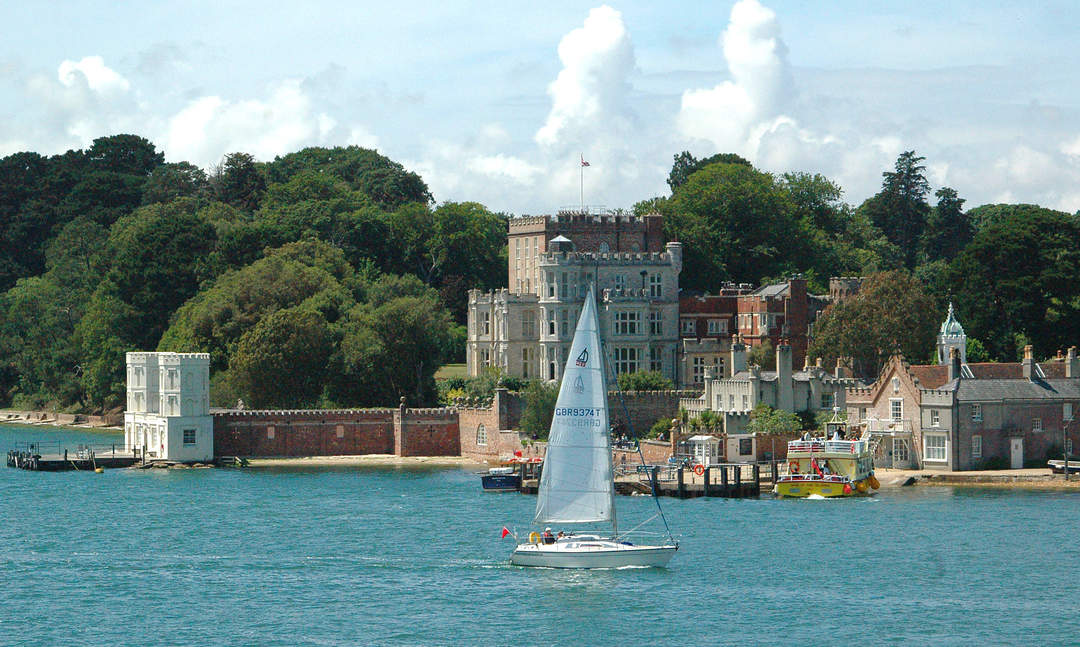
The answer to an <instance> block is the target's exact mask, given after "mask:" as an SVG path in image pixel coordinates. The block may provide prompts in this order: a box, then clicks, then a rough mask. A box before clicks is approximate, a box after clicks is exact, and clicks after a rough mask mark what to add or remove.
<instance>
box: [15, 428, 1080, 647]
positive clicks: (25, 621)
mask: <svg viewBox="0 0 1080 647" xmlns="http://www.w3.org/2000/svg"><path fill="white" fill-rule="evenodd" d="M29 440H42V441H43V445H45V446H46V447H47V446H48V443H50V442H54V443H56V442H60V441H66V442H88V443H89V442H93V443H102V442H112V440H117V441H119V437H118V436H116V435H110V434H93V433H89V432H78V431H75V432H66V431H65V432H59V431H51V430H46V429H42V428H30V429H27V428H16V427H0V448H2V449H5V450H6V448H7V447H8V446H14V444H15V443H18V442H26V441H29ZM535 501H536V500H535V498H534V497H530V496H523V495H519V494H513V493H512V494H485V493H483V492H481V490H480V479H479V477H478V476H477V475H476V474H474V469H462V468H432V467H419V466H413V467H396V468H394V467H379V468H337V469H331V468H317V469H312V468H308V469H302V468H274V469H269V468H266V469H243V470H241V469H203V470H119V469H118V470H107V471H106V472H105V473H104V474H94V473H92V472H60V473H47V472H24V471H22V470H17V469H12V468H2V469H0V520H2V521H0V578H2V585H0V644H3V645H110V646H112V645H123V644H130V645H369V644H370V645H450V644H453V645H510V644H513V645H551V644H559V645H563V644H565V645H570V644H580V645H616V644H618V645H627V644H654V645H722V644H740V645H748V644H795V645H826V644H846V645H859V644H864V645H911V644H920V645H921V644H929V645H970V644H1027V645H1049V644H1076V643H1077V642H1078V641H1080V620H1078V618H1077V613H1078V610H1077V602H1078V599H1080V596H1078V594H1080V586H1078V584H1077V583H1078V582H1080V546H1078V540H1077V534H1078V530H1080V494H1077V493H1074V492H1053V491H1024V490H1011V491H1002V490H976V489H960V488H944V487H934V488H929V487H920V488H904V489H899V488H897V489H889V490H885V491H882V492H880V493H879V494H878V495H876V496H874V497H871V498H860V499H845V500H826V501H806V500H777V499H773V498H770V497H762V498H761V499H755V500H725V499H688V500H684V501H679V500H674V499H664V500H663V504H664V510H665V512H666V513H667V517H668V520H669V522H670V524H671V526H672V530H673V531H674V532H675V533H676V534H677V535H679V538H680V541H681V548H680V550H679V553H678V554H677V555H676V556H675V558H674V559H673V560H672V562H671V564H670V566H669V567H668V568H666V569H626V570H617V571H558V570H545V569H524V568H517V567H512V566H509V565H508V563H507V559H508V557H509V554H510V551H511V550H512V548H513V543H514V542H513V539H512V538H510V537H507V538H506V539H501V538H500V530H501V529H502V527H503V525H507V526H509V527H511V528H513V529H515V530H516V531H517V532H518V534H519V535H524V534H527V533H528V532H529V531H530V530H532V529H533V528H532V527H531V526H530V524H529V521H530V519H531V517H532V513H533V508H534V506H535ZM618 511H619V515H620V523H621V525H622V526H624V527H628V526H629V525H632V524H634V523H635V522H637V521H641V520H644V519H647V518H648V517H649V516H651V515H652V514H654V513H655V511H656V503H655V502H654V501H653V500H652V499H651V498H650V497H620V498H619V500H618ZM651 527H652V528H653V529H656V528H658V527H662V525H658V524H657V523H654V524H651Z"/></svg>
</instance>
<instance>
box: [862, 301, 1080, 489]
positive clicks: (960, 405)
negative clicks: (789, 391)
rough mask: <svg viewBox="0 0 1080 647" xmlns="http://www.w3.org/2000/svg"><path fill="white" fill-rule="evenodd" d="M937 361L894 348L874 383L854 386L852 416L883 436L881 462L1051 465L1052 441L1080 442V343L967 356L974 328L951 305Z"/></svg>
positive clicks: (948, 467)
mask: <svg viewBox="0 0 1080 647" xmlns="http://www.w3.org/2000/svg"><path fill="white" fill-rule="evenodd" d="M938 355H939V358H941V357H942V356H945V360H946V361H945V362H944V363H940V364H936V365H915V366H912V365H909V364H907V363H906V362H905V361H904V360H903V358H902V357H899V356H894V357H892V358H891V359H890V360H889V362H888V363H887V364H886V366H885V368H884V369H883V370H882V372H881V375H880V376H879V378H878V380H877V381H876V382H874V384H872V385H871V386H870V387H866V388H853V389H849V390H848V393H847V409H848V420H849V421H851V422H856V423H860V424H862V425H864V427H865V428H866V429H868V430H869V432H870V433H871V436H872V438H873V440H874V441H875V443H874V444H875V456H874V464H875V465H877V466H878V467H898V468H919V469H935V470H944V471H957V470H971V469H982V468H987V467H991V466H993V467H1011V468H1020V467H1024V466H1025V465H1045V461H1046V459H1047V458H1048V457H1049V452H1050V451H1051V450H1053V451H1055V452H1060V451H1061V450H1062V449H1064V450H1065V451H1068V452H1070V453H1071V452H1072V451H1073V447H1074V445H1075V443H1077V442H1080V428H1078V426H1077V424H1076V422H1075V420H1074V411H1076V410H1077V407H1078V406H1080V361H1078V359H1077V356H1076V349H1075V347H1074V348H1071V349H1069V351H1068V354H1067V355H1064V356H1060V357H1059V358H1058V359H1055V360H1052V361H1049V362H1042V363H1039V362H1036V361H1035V360H1034V357H1033V354H1032V349H1031V347H1030V346H1027V347H1025V348H1024V359H1023V361H1021V362H1003V363H974V364H969V363H966V362H964V357H965V356H966V336H965V335H964V332H963V327H962V326H960V324H959V322H958V321H956V318H955V313H954V312H953V311H952V308H951V306H950V309H949V314H948V316H947V317H946V320H945V322H944V323H943V324H942V326H941V330H940V332H939V335H938Z"/></svg>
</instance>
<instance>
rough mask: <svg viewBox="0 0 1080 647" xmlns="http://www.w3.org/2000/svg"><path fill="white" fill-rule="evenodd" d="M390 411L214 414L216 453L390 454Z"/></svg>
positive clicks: (242, 454)
mask: <svg viewBox="0 0 1080 647" xmlns="http://www.w3.org/2000/svg"><path fill="white" fill-rule="evenodd" d="M394 413H395V410H394V409H355V410H354V409H347V410H333V411H331V410H327V411H320V410H301V411H274V410H271V411H230V412H216V413H214V453H215V455H217V456H337V455H359V454H392V453H394Z"/></svg>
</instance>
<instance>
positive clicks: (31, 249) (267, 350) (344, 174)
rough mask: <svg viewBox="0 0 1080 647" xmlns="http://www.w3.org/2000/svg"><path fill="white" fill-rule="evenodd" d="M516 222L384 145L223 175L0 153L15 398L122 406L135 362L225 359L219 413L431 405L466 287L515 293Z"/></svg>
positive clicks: (236, 165)
mask: <svg viewBox="0 0 1080 647" xmlns="http://www.w3.org/2000/svg"><path fill="white" fill-rule="evenodd" d="M505 220H506V218H505V216H503V215H500V214H494V213H491V212H489V211H488V210H487V209H486V208H484V207H483V206H482V205H479V204H476V203H469V202H465V203H444V204H440V205H435V204H434V203H433V200H432V196H431V193H430V191H429V190H428V187H427V185H426V184H425V183H424V181H423V180H422V179H421V178H420V176H418V175H417V174H415V173H412V172H409V171H407V170H406V169H404V168H403V167H402V166H401V165H400V164H398V163H396V162H394V161H392V160H389V159H387V158H386V157H383V156H382V155H379V154H378V153H376V152H375V151H371V150H366V149H362V148H357V147H348V148H333V149H327V148H309V149H305V150H302V151H299V152H296V153H292V154H289V155H285V156H283V157H279V158H277V159H275V160H273V161H271V162H266V163H260V162H257V161H256V160H254V158H252V156H250V155H248V154H245V153H234V154H231V155H229V156H227V157H226V158H225V159H224V160H223V162H222V164H221V165H220V166H217V167H215V168H212V169H210V172H209V173H207V172H204V171H203V170H201V169H199V168H197V167H195V166H193V165H191V164H188V163H186V162H180V163H169V164H167V163H165V161H164V154H163V153H162V152H159V151H157V150H156V149H155V147H154V145H153V144H152V143H150V142H149V141H147V140H145V139H143V138H141V137H137V136H134V135H117V136H113V137H103V138H101V139H98V140H96V141H94V143H93V145H92V146H91V147H89V148H88V149H86V150H80V151H68V152H67V153H64V154H62V155H55V156H52V157H46V156H42V155H38V154H35V153H17V154H15V155H10V156H8V157H5V158H3V159H0V241H2V243H3V246H4V250H5V254H4V255H3V256H2V257H0V290H2V291H3V296H2V298H0V358H2V366H0V388H2V392H0V393H2V399H3V400H4V401H5V402H4V404H13V405H15V406H19V407H39V406H55V407H59V408H79V409H84V410H97V409H108V408H111V407H115V406H118V405H120V404H122V399H123V392H124V384H123V383H124V353H125V352H126V351H130V350H147V349H149V350H153V349H158V350H176V351H205V352H210V353H211V357H212V362H213V369H212V376H213V377H212V380H213V384H212V390H211V397H212V399H213V401H214V403H216V404H224V403H229V402H232V401H234V400H235V399H236V398H243V399H245V400H246V401H247V402H249V403H251V404H252V405H254V406H315V405H324V406H335V405H340V406H363V405H376V404H377V405H385V404H387V403H393V402H396V401H397V398H398V396H401V395H405V396H407V397H408V398H409V399H410V401H411V402H414V403H418V404H427V403H431V402H433V400H434V398H435V384H434V379H433V375H434V372H435V370H436V369H437V368H438V366H439V365H440V364H441V363H442V362H444V361H453V360H458V361H460V356H461V355H462V353H463V349H464V326H463V324H464V317H465V299H466V295H465V290H466V289H467V288H468V287H480V288H494V287H498V286H499V285H500V284H501V283H503V282H505V275H506V273H505V231H506V223H505Z"/></svg>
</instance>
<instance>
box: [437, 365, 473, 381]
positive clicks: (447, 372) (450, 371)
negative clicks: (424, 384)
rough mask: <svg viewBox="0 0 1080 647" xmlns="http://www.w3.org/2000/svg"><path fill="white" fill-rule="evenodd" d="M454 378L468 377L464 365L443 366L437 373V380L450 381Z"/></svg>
mask: <svg viewBox="0 0 1080 647" xmlns="http://www.w3.org/2000/svg"><path fill="white" fill-rule="evenodd" d="M452 377H468V373H467V372H466V369H465V365H464V364H443V365H442V366H441V367H440V368H439V370H437V371H435V379H436V380H448V379H450V378H452Z"/></svg>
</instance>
